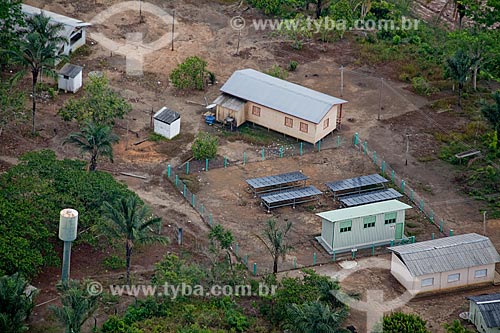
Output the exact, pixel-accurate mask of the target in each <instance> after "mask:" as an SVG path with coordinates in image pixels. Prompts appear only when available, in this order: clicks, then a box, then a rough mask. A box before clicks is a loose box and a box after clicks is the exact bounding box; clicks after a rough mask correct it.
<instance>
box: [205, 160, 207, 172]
mask: <svg viewBox="0 0 500 333" xmlns="http://www.w3.org/2000/svg"><path fill="white" fill-rule="evenodd" d="M205 171H208V158H205Z"/></svg>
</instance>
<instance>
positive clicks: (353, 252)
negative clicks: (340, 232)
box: [351, 250, 356, 259]
mask: <svg viewBox="0 0 500 333" xmlns="http://www.w3.org/2000/svg"><path fill="white" fill-rule="evenodd" d="M351 258H352V259H356V251H354V250H351Z"/></svg>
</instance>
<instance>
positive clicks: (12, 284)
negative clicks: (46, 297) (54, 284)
mask: <svg viewBox="0 0 500 333" xmlns="http://www.w3.org/2000/svg"><path fill="white" fill-rule="evenodd" d="M27 287H28V281H26V280H25V279H24V278H22V277H21V276H20V274H19V273H16V274H13V275H11V276H8V275H5V276H2V277H0V332H4V333H21V332H25V331H27V330H28V327H27V326H26V325H25V322H26V320H27V319H28V317H29V316H30V314H31V312H32V311H33V307H34V306H35V303H34V299H35V296H36V294H37V292H36V291H30V292H28V293H27V292H26V288H27Z"/></svg>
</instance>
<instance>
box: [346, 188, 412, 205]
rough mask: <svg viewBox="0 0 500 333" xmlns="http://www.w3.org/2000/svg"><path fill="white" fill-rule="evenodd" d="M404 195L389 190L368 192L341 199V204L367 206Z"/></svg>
mask: <svg viewBox="0 0 500 333" xmlns="http://www.w3.org/2000/svg"><path fill="white" fill-rule="evenodd" d="M402 196H403V195H402V194H401V193H399V192H398V191H396V190H394V189H392V188H389V189H386V190H380V191H372V192H366V193H363V194H352V195H346V196H344V197H341V198H340V199H339V200H340V202H341V203H342V204H343V205H344V206H346V207H353V206H359V205H365V204H369V203H372V202H380V201H385V200H391V199H396V198H400V197H402Z"/></svg>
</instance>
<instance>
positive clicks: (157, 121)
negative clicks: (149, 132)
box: [153, 106, 181, 139]
mask: <svg viewBox="0 0 500 333" xmlns="http://www.w3.org/2000/svg"><path fill="white" fill-rule="evenodd" d="M153 120H154V132H155V133H156V134H160V135H161V136H164V137H166V138H167V139H172V138H174V137H175V136H176V135H178V134H179V133H180V131H181V115H180V114H179V113H178V112H175V111H173V110H170V109H169V108H167V107H166V106H164V107H162V108H161V109H160V110H159V111H158V112H156V113H155V114H154V116H153Z"/></svg>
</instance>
